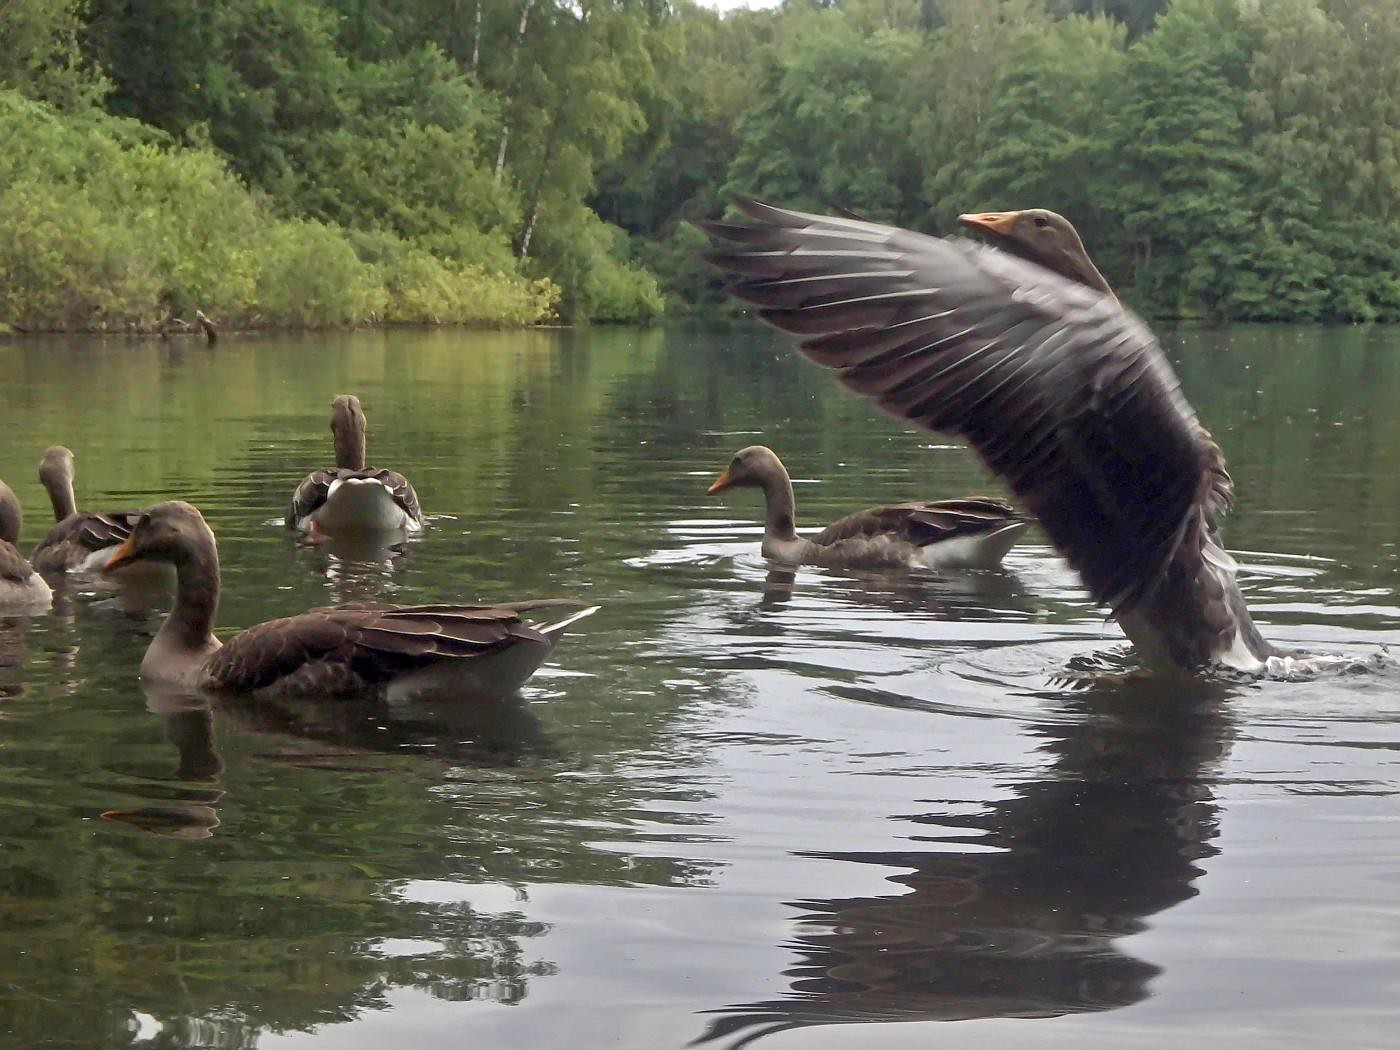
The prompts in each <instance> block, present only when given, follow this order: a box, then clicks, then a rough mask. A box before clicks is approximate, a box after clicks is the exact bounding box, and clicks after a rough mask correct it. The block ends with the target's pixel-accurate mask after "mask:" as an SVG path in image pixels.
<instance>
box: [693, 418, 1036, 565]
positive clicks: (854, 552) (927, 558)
mask: <svg viewBox="0 0 1400 1050" xmlns="http://www.w3.org/2000/svg"><path fill="white" fill-rule="evenodd" d="M740 486H749V487H753V488H760V489H762V490H763V498H764V501H765V503H766V504H767V510H768V513H767V521H766V524H765V526H764V530H763V548H762V549H763V556H764V557H765V558H770V559H772V560H773V561H778V562H786V563H787V564H789V565H827V566H848V567H850V568H865V569H876V568H901V567H906V568H907V567H909V566H913V565H924V566H927V567H928V568H931V569H995V568H996V567H997V566H998V565H1000V564H1001V559H1002V558H1004V557H1005V556H1006V552H1007V551H1009V550H1010V549H1011V545H1012V544H1013V543H1015V542H1016V536H1017V535H1018V534H1019V533H1020V532H1021V530H1022V529H1024V528H1025V527H1026V522H1025V521H1024V520H1023V519H1022V518H1020V517H1019V516H1018V515H1017V514H1016V513H1015V512H1014V511H1012V509H1011V508H1010V507H1009V506H1007V505H1006V504H1005V503H1003V502H1001V501H1000V500H994V499H984V498H981V497H973V498H971V499H960V500H941V501H938V502H927V503H898V504H894V505H893V506H888V507H870V508H867V509H866V510H859V511H856V512H855V513H854V514H848V515H846V517H844V518H842V519H840V520H839V521H836V522H834V523H832V524H831V525H828V526H827V527H826V528H825V529H824V530H822V531H821V532H820V533H818V534H817V535H815V536H812V537H811V538H806V537H803V536H799V535H797V532H796V530H795V528H794V518H795V513H796V507H795V503H794V500H793V495H792V479H791V478H790V477H789V476H788V472H787V468H786V467H784V466H783V462H782V460H780V459H779V458H778V457H777V455H776V454H775V453H774V452H773V450H772V449H770V448H767V447H766V446H764V445H750V446H749V447H748V448H744V449H740V450H739V451H738V452H736V453H735V454H734V459H733V460H732V461H731V462H730V464H729V466H728V468H727V469H726V470H725V471H724V473H722V474H721V475H720V476H719V477H718V478H716V479H715V482H714V484H713V485H711V486H710V487H709V489H708V490H707V492H708V494H709V495H714V494H715V493H716V492H722V491H723V490H725V489H728V488H738V487H740Z"/></svg>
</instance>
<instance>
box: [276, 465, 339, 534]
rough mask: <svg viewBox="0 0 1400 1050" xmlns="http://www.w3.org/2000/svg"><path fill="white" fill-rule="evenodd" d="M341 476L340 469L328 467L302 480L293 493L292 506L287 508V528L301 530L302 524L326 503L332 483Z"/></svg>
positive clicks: (315, 471)
mask: <svg viewBox="0 0 1400 1050" xmlns="http://www.w3.org/2000/svg"><path fill="white" fill-rule="evenodd" d="M340 475H341V471H340V469H339V468H337V467H327V468H326V469H324V470H313V471H312V472H311V473H310V474H308V475H306V477H304V478H302V480H301V484H300V485H298V486H297V488H296V491H295V492H293V493H292V503H291V506H290V507H288V508H287V528H289V529H299V528H301V527H302V525H301V523H302V522H304V521H305V520H306V519H307V518H308V517H310V516H311V515H312V514H313V513H315V511H316V509H317V508H318V507H320V506H321V505H322V504H324V503H325V502H326V497H327V496H328V495H329V494H330V491H331V482H333V481H335V480H336V479H337V478H339V477H340Z"/></svg>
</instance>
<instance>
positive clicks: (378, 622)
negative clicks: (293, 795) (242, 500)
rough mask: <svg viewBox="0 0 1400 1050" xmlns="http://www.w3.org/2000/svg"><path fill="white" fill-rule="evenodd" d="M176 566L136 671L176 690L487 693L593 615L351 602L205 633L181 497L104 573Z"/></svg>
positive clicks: (204, 555) (207, 546)
mask: <svg viewBox="0 0 1400 1050" xmlns="http://www.w3.org/2000/svg"><path fill="white" fill-rule="evenodd" d="M142 560H145V561H155V562H167V563H169V564H171V565H173V566H174V567H175V577H176V584H175V604H174V606H173V608H172V609H171V610H170V613H169V615H168V616H167V617H166V620H165V623H164V624H163V625H162V626H161V628H160V630H159V631H158V632H157V633H156V636H155V638H154V639H152V641H151V644H150V646H149V647H148V648H147V650H146V654H145V656H144V657H143V658H142V660H141V678H142V679H143V680H144V681H146V682H148V683H152V684H157V685H163V686H170V687H175V688H181V689H198V690H214V691H218V690H232V691H236V692H243V693H252V694H254V695H263V696H267V697H316V698H321V697H325V698H330V697H350V696H361V697H364V696H382V697H384V698H386V699H387V700H389V701H391V702H393V701H396V700H401V699H412V698H416V697H421V698H436V699H443V698H459V697H462V696H474V697H494V696H500V695H504V694H506V693H509V692H511V691H512V690H514V689H516V688H518V687H519V686H521V685H523V684H524V683H525V681H526V680H527V679H528V678H529V677H530V676H531V675H532V674H534V672H535V670H536V668H538V667H539V665H540V663H541V662H542V661H543V660H544V658H545V656H546V655H548V653H549V651H550V649H551V648H553V646H554V643H555V642H556V641H558V639H559V637H560V635H562V634H563V632H564V630H565V628H567V627H569V626H570V625H571V624H573V623H576V622H577V621H579V620H581V619H583V618H584V617H585V616H589V615H591V614H592V613H594V612H596V611H597V608H598V607H597V606H590V605H588V604H587V603H586V602H580V601H573V600H571V599H540V600H535V601H521V602H503V603H501V604H499V605H480V606H473V605H384V604H379V603H371V602H364V603H352V604H346V605H335V606H330V607H328V608H322V609H311V610H309V611H308V612H304V613H301V614H300V615H298V616H288V617H285V618H283V619H279V620H269V621H267V622H266V623H260V624H257V625H256V626H254V627H250V628H248V629H247V630H245V631H243V632H241V633H240V634H236V635H234V636H233V637H232V638H230V639H229V640H228V641H227V642H225V643H220V642H219V640H218V639H217V638H215V637H214V632H213V627H214V617H215V614H216V612H217V610H218V605H219V552H218V546H217V544H216V543H215V540H214V533H213V531H212V530H211V529H210V528H209V526H208V524H207V523H206V522H205V520H204V516H203V515H202V514H200V512H199V510H198V509H197V508H195V507H194V506H192V505H190V504H189V503H185V502H182V501H178V500H176V501H172V502H168V503H158V504H156V505H155V506H153V507H149V508H147V509H146V510H145V511H143V512H142V513H141V515H140V517H139V519H138V520H137V522H136V524H135V527H134V528H133V529H132V530H131V535H130V536H128V537H127V539H126V542H124V543H123V544H122V545H121V547H120V548H119V549H118V550H117V552H116V554H114V555H113V556H112V560H111V561H109V562H108V563H107V567H106V569H105V570H104V571H106V572H112V571H114V570H116V569H119V568H121V567H122V566H126V565H130V564H132V563H134V562H138V561H142Z"/></svg>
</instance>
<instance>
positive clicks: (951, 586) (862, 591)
mask: <svg viewBox="0 0 1400 1050" xmlns="http://www.w3.org/2000/svg"><path fill="white" fill-rule="evenodd" d="M801 571H803V570H795V569H790V568H783V567H773V568H770V569H769V570H768V574H767V575H766V576H765V577H764V580H763V596H762V598H761V599H760V600H759V608H761V609H765V610H776V609H781V608H782V607H783V606H785V605H786V604H787V603H788V602H789V601H791V600H792V598H793V597H794V595H795V594H797V593H798V591H799V587H798V580H799V578H800V577H799V573H800V572H801ZM805 571H806V572H807V573H808V574H809V575H810V574H811V573H813V572H817V571H819V570H810V569H809V570H805ZM823 575H824V576H826V574H825V573H823ZM826 578H827V579H828V580H833V581H835V582H837V583H838V584H839V586H840V587H841V589H842V591H843V592H844V593H845V594H847V595H848V596H849V597H850V599H851V600H852V601H853V602H855V603H857V604H862V605H873V606H877V607H879V608H882V609H885V610H888V611H889V612H891V613H894V614H896V615H907V614H918V615H920V616H932V617H936V618H938V619H940V620H949V621H957V620H976V621H985V620H989V619H991V620H996V619H1001V618H1003V617H1005V616H1007V615H1008V614H1015V613H1033V612H1034V611H1036V609H1037V608H1038V607H1039V603H1038V601H1037V600H1036V598H1035V597H1034V596H1033V595H1031V594H1030V593H1029V592H1027V590H1026V589H1025V587H1024V586H1022V584H1021V580H1020V579H1019V577H1017V576H1016V574H1015V573H1013V572H1008V571H1005V570H986V571H982V570H966V571H964V570H951V571H944V572H940V573H938V574H937V575H934V574H932V573H928V572H924V571H912V572H863V571H851V570H843V571H842V572H841V574H840V575H839V576H836V577H831V576H827V577H826Z"/></svg>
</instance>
